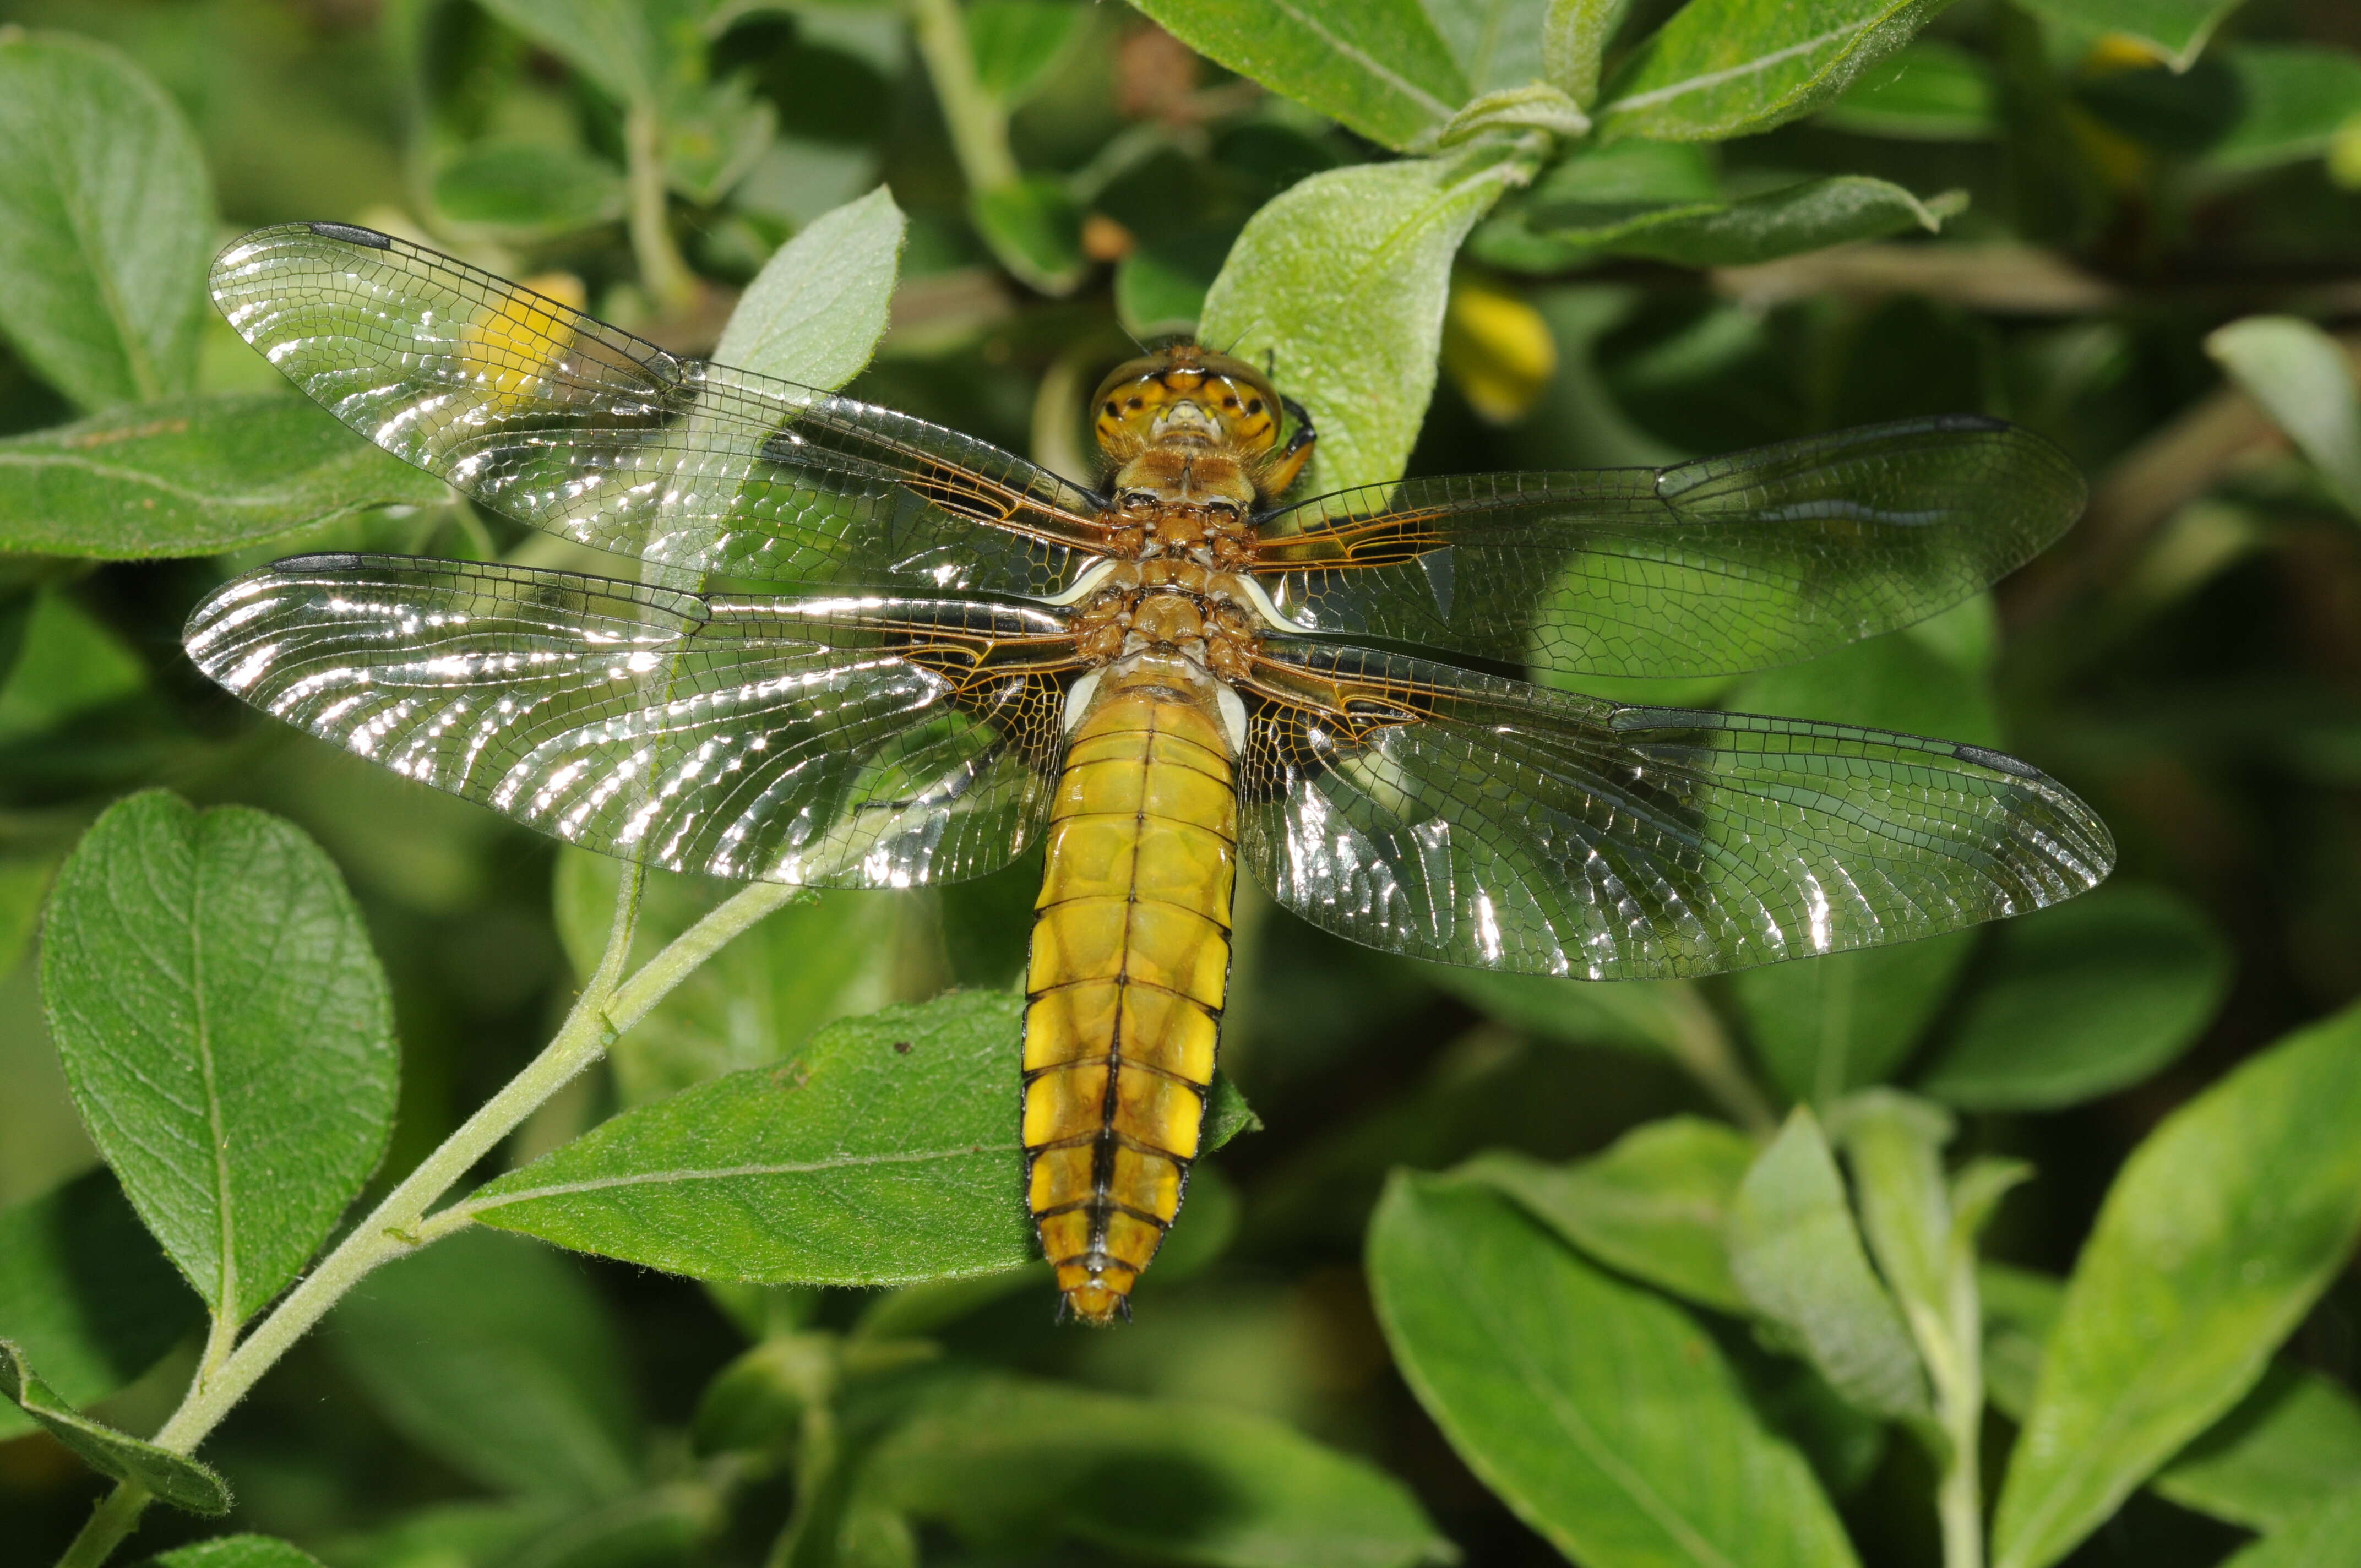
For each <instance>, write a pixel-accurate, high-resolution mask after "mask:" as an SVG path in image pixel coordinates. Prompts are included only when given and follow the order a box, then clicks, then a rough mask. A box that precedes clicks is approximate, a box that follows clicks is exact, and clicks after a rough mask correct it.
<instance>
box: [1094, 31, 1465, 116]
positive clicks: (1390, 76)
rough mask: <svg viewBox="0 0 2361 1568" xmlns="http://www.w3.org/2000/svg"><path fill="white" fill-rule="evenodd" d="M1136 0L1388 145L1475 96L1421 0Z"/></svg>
mask: <svg viewBox="0 0 2361 1568" xmlns="http://www.w3.org/2000/svg"><path fill="white" fill-rule="evenodd" d="M1134 3H1135V4H1136V5H1137V6H1138V8H1139V10H1141V11H1142V12H1144V13H1145V14H1146V15H1147V16H1149V17H1151V18H1152V19H1154V20H1155V21H1156V22H1157V24H1158V25H1159V26H1160V27H1163V28H1164V29H1165V30H1166V31H1167V32H1169V33H1170V34H1171V35H1172V36H1173V37H1174V38H1179V39H1180V41H1181V42H1182V43H1184V44H1187V45H1188V46H1189V47H1190V48H1191V49H1195V50H1196V51H1197V52H1198V53H1199V54H1202V55H1203V56H1204V57H1205V58H1206V59H1208V60H1216V61H1218V62H1220V63H1221V64H1223V65H1225V66H1227V67H1229V68H1230V69H1231V70H1232V71H1236V72H1237V73H1238V74H1239V75H1241V76H1246V77H1251V78H1252V79H1253V80H1255V81H1257V82H1261V83H1262V84H1263V85H1264V86H1266V87H1268V88H1269V89H1270V90H1271V91H1273V92H1274V93H1285V94H1286V95H1287V96H1288V97H1290V98H1292V99H1294V100H1295V101H1296V102H1298V103H1300V104H1307V105H1309V106H1310V107H1312V108H1313V109H1316V110H1318V111H1319V112H1320V113H1321V114H1323V115H1328V116H1329V117H1330V118H1331V119H1334V120H1336V121H1337V122H1339V123H1340V124H1343V125H1345V126H1350V127H1352V128H1353V129H1354V130H1356V131H1358V132H1360V133H1361V135H1363V136H1365V137H1368V138H1369V139H1370V140H1371V141H1375V142H1380V143H1382V144H1384V145H1385V146H1387V147H1390V148H1398V149H1399V148H1408V147H1410V146H1411V145H1412V144H1414V143H1416V142H1418V141H1419V140H1420V139H1421V138H1422V137H1424V136H1426V135H1427V134H1429V133H1430V132H1433V130H1435V129H1437V128H1439V127H1440V126H1442V125H1443V123H1444V121H1445V120H1448V119H1449V118H1450V117H1451V116H1452V115H1453V113H1454V112H1455V111H1456V110H1457V109H1458V108H1459V106H1460V105H1461V104H1465V103H1466V101H1467V100H1468V99H1469V98H1470V97H1471V96H1473V95H1474V90H1473V89H1472V88H1471V86H1470V85H1469V82H1468V81H1467V77H1466V73H1465V72H1464V71H1462V70H1461V68H1460V65H1459V63H1458V61H1457V60H1455V59H1454V58H1453V57H1452V53H1451V49H1450V46H1449V45H1448V44H1446V43H1445V42H1444V38H1443V35H1442V34H1441V33H1440V32H1439V31H1438V30H1437V29H1436V27H1435V25H1434V22H1433V18H1432V17H1431V16H1430V15H1429V13H1428V12H1427V11H1426V10H1425V8H1424V7H1422V5H1419V4H1418V0H1363V3H1360V4H1356V5H1312V4H1307V3H1306V0H1270V3H1268V4H1266V5H1235V4H1230V3H1227V0H1134Z"/></svg>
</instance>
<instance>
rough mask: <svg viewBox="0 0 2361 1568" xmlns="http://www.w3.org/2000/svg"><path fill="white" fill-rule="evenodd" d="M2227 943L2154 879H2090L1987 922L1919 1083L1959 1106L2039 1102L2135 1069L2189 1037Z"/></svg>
mask: <svg viewBox="0 0 2361 1568" xmlns="http://www.w3.org/2000/svg"><path fill="white" fill-rule="evenodd" d="M2229 989H2230V950H2229V947H2228V945H2227V944H2226V943H2224V941H2223V939H2222V938H2221V936H2220V935H2219V934H2218V933H2217V932H2216V931H2215V930H2214V929H2213V926H2212V924H2211V923H2210V922H2208V921H2207V920H2206V918H2205V917H2204V916H2202V914H2200V913H2199V912H2198V911H2197V910H2196V909H2194V908H2192V907H2191V905H2189V904H2187V903H2186V902H2184V901H2183V900H2181V899H2180V898H2178V897H2176V896H2174V895H2173V894H2169V893H2168V892H2166V891H2165V890H2164V889H2162V888H2157V887H2141V886H2136V885H2132V886H2122V887H2107V888H2101V889H2100V890H2098V891H2097V892H2096V893H2092V894H2085V895H2084V896H2083V897H2081V898H2079V899H2076V900H2074V901H2072V902H2071V903H2068V904H2062V905H2058V906H2057V907H2056V908H2054V909H2043V910H2037V911H2035V912H2034V913H2033V914H2032V915H2030V916H2026V918H2024V919H2022V920H2013V921H2010V922H2009V923H2008V924H2006V925H2004V926H2003V927H2000V928H1999V929H1998V930H1997V931H1995V932H1994V933H1993V953H1992V959H1991V962H1990V963H1989V965H1987V966H1986V967H1985V968H1984V970H1982V975H1981V979H1980V981H1979V982H1978V984H1977V985H1976V987H1975V988H1974V990H1972V991H1971V992H1970V993H1969V995H1968V998H1967V1001H1966V1003H1965V1004H1964V1006H1963V1007H1962V1009H1961V1010H1960V1014H1959V1016H1958V1020H1957V1022H1956V1024H1954V1025H1952V1026H1951V1027H1950V1028H1949V1031H1948V1032H1947V1033H1946V1035H1945V1036H1944V1037H1943V1044H1942V1046H1941V1047H1940V1048H1939V1050H1938V1053H1937V1055H1936V1057H1935V1058H1934V1060H1933V1062H1932V1063H1931V1064H1930V1065H1929V1066H1928V1068H1927V1070H1926V1073H1925V1075H1924V1077H1923V1078H1922V1079H1921V1080H1920V1081H1919V1084H1918V1088H1919V1091H1921V1092H1922V1093H1925V1094H1927V1095H1928V1096H1931V1097H1932V1098H1934V1099H1937V1100H1940V1101H1942V1102H1945V1103H1947V1104H1951V1105H1958V1106H1961V1107H1964V1108H1966V1109H1970V1110H1977V1111H1999V1110H2015V1111H2024V1110H2048V1109H2050V1108H2053V1107H2056V1106H2059V1105H2071V1104H2074V1103H2075V1102H2079V1101H2083V1100H2089V1099H2092V1098H2094V1097H2095V1096H2098V1095H2101V1094H2106V1093H2110V1092H2112V1091H2115V1090H2118V1089H2122V1088H2125V1087H2126V1086H2127V1085H2130V1084H2134V1083H2136V1082H2138V1081H2139V1080H2141V1079H2144V1078H2146V1077H2147V1076H2148V1075H2149V1074H2150V1073H2152V1072H2155V1071H2156V1070H2157V1069H2159V1068H2161V1067H2163V1066H2164V1065H2165V1064H2166V1063H2167V1062H2169V1061H2171V1060H2172V1059H2173V1058H2175V1057H2178V1056H2179V1055H2180V1053H2181V1052H2182V1051H2184V1050H2186V1049H2188V1048H2189V1047H2190V1046H2191V1045H2192V1044H2194V1043H2195V1042H2196V1040H2197V1037H2198V1036H2200V1035H2202V1033H2204V1030H2205V1025H2207V1024H2208V1023H2209V1022H2211V1021H2212V1019H2213V1014H2214V1012H2215V1010H2216V1009H2218V1008H2219V1007H2220V1006H2221V1004H2222V999H2223V997H2224V995H2226V994H2227V993H2228V992H2229Z"/></svg>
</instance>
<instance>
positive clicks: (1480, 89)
mask: <svg viewBox="0 0 2361 1568" xmlns="http://www.w3.org/2000/svg"><path fill="white" fill-rule="evenodd" d="M1551 10H1552V5H1551V0H1426V16H1427V20H1428V21H1430V22H1432V23H1433V25H1434V30H1435V33H1436V34H1437V36H1439V37H1440V38H1442V39H1443V47H1444V48H1445V49H1449V50H1450V51H1451V58H1452V60H1453V61H1454V62H1455V64H1457V66H1458V67H1459V74H1460V76H1461V77H1462V78H1464V79H1465V80H1466V82H1467V86H1468V89H1469V93H1470V96H1479V95H1481V94H1483V93H1498V92H1501V91H1504V90H1506V89H1509V88H1512V87H1523V86H1526V85H1529V84H1530V83H1532V82H1540V81H1542V80H1543V76H1544V72H1543V67H1542V49H1543V38H1542V33H1543V24H1544V22H1545V21H1546V20H1547V18H1548V16H1549V14H1550V12H1551Z"/></svg>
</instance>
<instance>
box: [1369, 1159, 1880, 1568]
mask: <svg viewBox="0 0 2361 1568" xmlns="http://www.w3.org/2000/svg"><path fill="white" fill-rule="evenodd" d="M1368 1266H1369V1280H1370V1286H1371V1289H1372V1292H1373V1293H1374V1295H1375V1298H1376V1304H1377V1310H1378V1322H1379V1323H1380V1324H1381V1325H1382V1326H1383V1328H1384V1330H1385V1333H1386V1340H1387V1343H1389V1344H1390V1345H1391V1346H1392V1347H1393V1353H1394V1359H1395V1361H1396V1363H1397V1364H1398V1365H1400V1368H1401V1372H1402V1376H1404V1378H1406V1379H1407V1380H1408V1381H1409V1383H1410V1386H1411V1391H1412V1392H1413V1393H1415V1394H1416V1395H1417V1396H1418V1399H1419V1402H1420V1403H1421V1404H1422V1405H1423V1406H1424V1407H1425V1408H1426V1410H1427V1413H1428V1414H1429V1415H1431V1416H1433V1418H1434V1420H1435V1423H1436V1424H1437V1425H1438V1426H1440V1427H1441V1428H1442V1429H1443V1431H1444V1436H1445V1437H1447V1438H1449V1439H1450V1440H1451V1444H1452V1446H1453V1447H1454V1448H1455V1449H1456V1450H1457V1451H1458V1453H1459V1455H1460V1457H1461V1458H1463V1459H1465V1460H1466V1462H1467V1464H1468V1467H1469V1468H1470V1469H1472V1470H1474V1471H1475V1472H1476V1474H1477V1476H1478V1477H1479V1478H1481V1479H1482V1480H1483V1481H1484V1483H1485V1484H1486V1485H1487V1486H1490V1487H1491V1488H1492V1490H1493V1491H1495V1492H1497V1493H1499V1496H1500V1497H1501V1498H1502V1499H1503V1500H1504V1501H1505V1502H1507V1503H1508V1505H1509V1507H1510V1508H1512V1509H1513V1510H1515V1512H1516V1513H1517V1515H1518V1517H1519V1518H1521V1519H1523V1520H1525V1522H1526V1523H1527V1524H1529V1525H1531V1526H1532V1528H1533V1529H1534V1530H1538V1531H1540V1532H1541V1534H1542V1535H1543V1537H1544V1538H1546V1539H1547V1540H1548V1541H1550V1543H1551V1544H1552V1545H1554V1546H1555V1547H1556V1548H1557V1549H1558V1550H1559V1551H1561V1552H1565V1554H1566V1555H1567V1556H1569V1557H1571V1558H1573V1559H1575V1560H1576V1561H1577V1562H1580V1563H1586V1564H1588V1565H1590V1568H1659V1565H1665V1568H1670V1565H1675V1564H1678V1565H1681V1568H1704V1565H1707V1564H1711V1565H1713V1568H1728V1565H1729V1564H1734V1563H1744V1564H1747V1568H1803V1565H1805V1564H1822V1563H1826V1564H1850V1563H1853V1562H1854V1561H1855V1559H1854V1556H1853V1552H1852V1548H1851V1545H1850V1543H1849V1542H1848V1541H1846V1539H1845V1534H1844V1530H1843V1528H1842V1526H1840V1525H1839V1523H1838V1522H1837V1518H1836V1514H1835V1510H1834V1509H1833V1508H1831V1507H1830V1506H1829V1504H1828V1499H1827V1497H1825V1496H1823V1495H1822V1493H1821V1492H1820V1489H1819V1486H1818V1485H1817V1483H1816V1482H1815V1481H1814V1480H1813V1478H1812V1473H1811V1468H1810V1466H1809V1465H1807V1464H1806V1463H1805V1461H1804V1458H1803V1456H1802V1455H1801V1454H1800V1453H1797V1452H1796V1451H1795V1449H1794V1448H1793V1447H1792V1446H1790V1445H1789V1444H1788V1443H1787V1442H1784V1440H1782V1439H1780V1438H1778V1437H1776V1436H1774V1435H1773V1433H1772V1432H1770V1431H1767V1430H1766V1429H1765V1428H1764V1426H1763V1422H1762V1419H1761V1417H1760V1416H1759V1415H1758V1414H1757V1413H1756V1412H1755V1410H1754V1409H1753V1407H1752V1405H1751V1404H1750V1403H1749V1402H1748V1399H1747V1396H1746V1394H1745V1392H1744V1390H1743V1389H1742V1388H1741V1386H1740V1384H1739V1381H1738V1378H1737V1376H1736V1374H1735V1373H1734V1372H1733V1371H1732V1370H1731V1368H1730V1364H1729V1363H1728V1361H1727V1360H1725V1359H1724V1357H1723V1355H1722V1354H1721V1352H1720V1350H1719V1347H1717V1346H1716V1345H1715V1343H1714V1342H1713V1340H1712V1339H1711V1338H1710V1337H1709V1336H1708V1334H1707V1333H1706V1332H1704V1331H1703V1330H1702V1329H1701V1328H1699V1327H1698V1326H1697V1323H1696V1322H1695V1321H1692V1320H1691V1319H1690V1318H1689V1317H1688V1316H1687V1315H1686V1313H1684V1312H1683V1311H1682V1310H1680V1309H1679V1308H1677V1307H1675V1306H1674V1305H1672V1304H1671V1303H1670V1302H1668V1301H1665V1300H1664V1299H1662V1298H1661V1297H1658V1296H1655V1295H1653V1294H1652V1293H1650V1292H1648V1291H1646V1290H1643V1289H1641V1288H1638V1287H1636V1286H1632V1285H1627V1284H1624V1283H1622V1282H1621V1281H1619V1280H1617V1279H1615V1278H1613V1277H1611V1276H1609V1275H1607V1274H1604V1273H1601V1272H1600V1271H1599V1270H1598V1269H1597V1268H1595V1267H1593V1266H1591V1265H1589V1264H1587V1263H1586V1262H1584V1261H1583V1260H1582V1259H1581V1258H1580V1257H1578V1256H1577V1255H1575V1254H1574V1253H1573V1252H1572V1251H1570V1250H1568V1249H1567V1248H1566V1247H1565V1246H1564V1245H1561V1244H1560V1243H1559V1242H1557V1241H1556V1240H1555V1239H1554V1237H1552V1236H1551V1235H1550V1234H1548V1233H1547V1232H1545V1231H1543V1229H1542V1228H1541V1227H1540V1225H1539V1224H1538V1223H1536V1222H1534V1221H1533V1220H1532V1219H1530V1218H1528V1217H1527V1216H1526V1215H1525V1214H1523V1213H1522V1212H1520V1211H1519V1210H1518V1209H1517V1208H1516V1207H1515V1206H1514V1205H1512V1204H1511V1203H1510V1202H1509V1201H1508V1200H1507V1199H1506V1198H1504V1197H1502V1196H1501V1195H1500V1194H1499V1193H1497V1192H1491V1191H1488V1190H1485V1189H1483V1188H1481V1187H1475V1186H1470V1185H1466V1184H1464V1183H1453V1182H1451V1181H1449V1180H1448V1179H1434V1178H1428V1177H1417V1176H1410V1175H1397V1176H1396V1177H1395V1179H1394V1180H1393V1181H1392V1183H1391V1184H1390V1185H1389V1187H1388V1188H1387V1190H1386V1195H1385V1198H1384V1199H1383V1201H1381V1202H1380V1203H1379V1204H1378V1212H1377V1216H1376V1218H1375V1219H1374V1220H1373V1221H1372V1223H1371V1225H1370V1229H1369V1255H1368Z"/></svg>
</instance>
